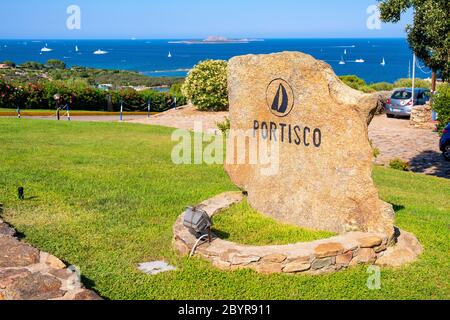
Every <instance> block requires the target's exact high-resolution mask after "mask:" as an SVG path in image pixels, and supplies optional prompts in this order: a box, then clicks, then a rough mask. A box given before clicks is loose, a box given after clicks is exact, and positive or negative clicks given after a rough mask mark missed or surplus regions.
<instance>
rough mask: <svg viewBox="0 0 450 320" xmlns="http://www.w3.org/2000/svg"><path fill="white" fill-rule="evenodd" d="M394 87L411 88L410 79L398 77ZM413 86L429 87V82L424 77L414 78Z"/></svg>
mask: <svg viewBox="0 0 450 320" xmlns="http://www.w3.org/2000/svg"><path fill="white" fill-rule="evenodd" d="M394 87H395V88H412V80H411V79H399V80H397V81H396V82H395V83H394ZM414 87H415V88H425V89H431V82H430V81H428V80H424V79H418V78H416V79H415V80H414Z"/></svg>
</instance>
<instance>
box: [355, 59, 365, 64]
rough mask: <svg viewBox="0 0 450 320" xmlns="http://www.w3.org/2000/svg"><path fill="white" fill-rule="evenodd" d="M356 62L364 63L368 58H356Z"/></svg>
mask: <svg viewBox="0 0 450 320" xmlns="http://www.w3.org/2000/svg"><path fill="white" fill-rule="evenodd" d="M355 62H356V63H364V62H366V60H364V59H356V60H355Z"/></svg>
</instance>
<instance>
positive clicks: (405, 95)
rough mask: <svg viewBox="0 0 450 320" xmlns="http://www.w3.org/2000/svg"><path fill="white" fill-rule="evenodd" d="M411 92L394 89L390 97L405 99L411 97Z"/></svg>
mask: <svg viewBox="0 0 450 320" xmlns="http://www.w3.org/2000/svg"><path fill="white" fill-rule="evenodd" d="M411 98H412V94H411V92H409V91H395V92H394V94H393V95H392V99H398V100H406V99H411Z"/></svg>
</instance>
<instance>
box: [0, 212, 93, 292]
mask: <svg viewBox="0 0 450 320" xmlns="http://www.w3.org/2000/svg"><path fill="white" fill-rule="evenodd" d="M15 234H16V231H15V230H14V229H13V228H11V227H10V226H9V225H7V224H6V223H4V222H3V221H2V220H1V219H0V300H101V298H100V297H99V296H98V295H97V294H96V293H95V292H93V291H91V290H87V289H85V288H84V286H83V284H82V283H81V282H80V279H79V276H78V275H77V273H76V270H72V268H66V265H65V264H64V263H63V262H62V261H61V260H59V259H58V258H56V257H54V256H52V255H50V254H48V253H46V252H42V251H39V250H38V249H36V248H33V247H32V246H30V245H28V244H26V243H24V242H22V241H19V240H18V239H17V238H15V237H14V236H15Z"/></svg>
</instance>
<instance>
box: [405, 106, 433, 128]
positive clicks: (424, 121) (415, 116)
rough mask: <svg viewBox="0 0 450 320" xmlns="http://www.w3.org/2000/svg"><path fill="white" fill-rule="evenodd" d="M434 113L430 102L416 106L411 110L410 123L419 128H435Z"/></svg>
mask: <svg viewBox="0 0 450 320" xmlns="http://www.w3.org/2000/svg"><path fill="white" fill-rule="evenodd" d="M432 113H433V110H432V108H431V106H430V104H425V105H423V106H416V107H414V108H413V109H412V111H411V120H410V125H411V126H412V127H414V128H417V129H433V127H434V125H433V122H432V120H433V115H432Z"/></svg>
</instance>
